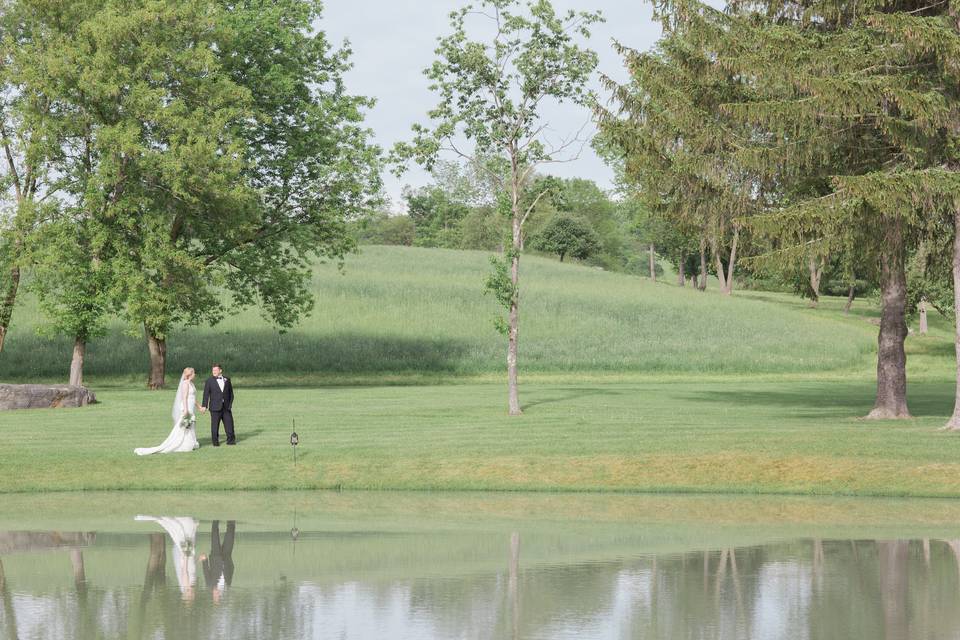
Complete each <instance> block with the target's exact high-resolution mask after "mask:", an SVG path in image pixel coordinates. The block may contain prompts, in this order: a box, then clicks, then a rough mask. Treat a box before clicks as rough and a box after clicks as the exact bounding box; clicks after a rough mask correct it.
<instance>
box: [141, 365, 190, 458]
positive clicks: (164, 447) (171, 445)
mask: <svg viewBox="0 0 960 640" xmlns="http://www.w3.org/2000/svg"><path fill="white" fill-rule="evenodd" d="M184 398H186V407H187V415H190V416H191V417H193V418H196V415H195V407H196V406H197V388H196V387H195V386H193V382H191V381H190V380H181V381H180V386H179V387H177V397H176V398H174V400H173V429H171V430H170V435H168V436H167V439H166V440H164V441H163V442H162V443H160V444H159V445H158V446H156V447H138V448H136V449H134V450H133V452H134V453H135V454H137V455H138V456H148V455H150V454H152V453H174V452H178V451H193V450H194V449H197V448H199V447H200V443H199V442H197V429H196V420H194V426H193V427H191V428H189V429H184V428H183V427H182V426H180V424H181V421H182V420H183V416H184Z"/></svg>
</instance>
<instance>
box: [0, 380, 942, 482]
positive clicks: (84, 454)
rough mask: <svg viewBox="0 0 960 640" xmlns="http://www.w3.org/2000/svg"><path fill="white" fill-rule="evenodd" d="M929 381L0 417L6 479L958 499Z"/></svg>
mask: <svg viewBox="0 0 960 640" xmlns="http://www.w3.org/2000/svg"><path fill="white" fill-rule="evenodd" d="M918 386H919V389H915V390H914V392H913V394H912V396H911V405H912V409H913V411H914V412H915V414H916V415H917V416H918V417H917V418H915V419H914V420H910V421H906V422H866V421H862V420H859V419H857V418H856V416H858V415H863V414H864V413H866V412H867V410H868V409H869V408H870V405H871V401H872V392H873V388H872V385H871V384H870V383H869V382H859V381H854V382H842V381H829V382H828V381H817V380H812V381H775V382H764V381H754V382H751V383H749V384H736V385H730V384H726V383H723V382H707V383H697V382H695V381H688V382H682V383H680V382H661V383H654V382H649V383H620V384H618V383H598V384H575V385H564V384H548V383H538V384H529V385H527V386H526V387H525V388H524V395H523V398H524V402H525V410H526V413H525V415H524V416H523V417H522V418H519V419H518V418H509V417H507V416H505V415H504V411H503V404H504V395H505V394H504V390H503V388H502V387H501V386H500V385H493V384H462V385H452V386H418V387H356V388H326V389H315V388H282V389H280V388H278V389H266V388H260V389H240V390H239V391H238V402H237V406H236V408H235V409H236V410H235V413H236V417H237V423H238V432H239V435H240V444H239V445H238V446H237V447H231V448H228V447H221V448H219V449H214V448H212V447H210V446H203V447H202V448H201V449H200V450H199V451H198V452H196V453H192V454H176V455H163V456H155V457H150V458H146V459H140V458H137V457H135V456H134V455H133V453H132V452H133V448H134V447H136V446H147V445H151V444H154V443H155V442H158V441H160V440H161V439H162V438H163V437H164V435H165V434H166V431H167V430H168V429H169V426H168V423H167V419H166V416H167V413H168V404H169V402H170V398H169V394H156V393H150V392H147V391H139V390H107V391H104V392H103V393H102V400H103V402H102V404H99V405H96V406H93V407H89V408H86V409H81V410H61V411H50V410H39V411H21V412H15V413H13V412H11V413H5V414H3V415H0V451H2V452H3V455H2V463H0V487H2V488H3V490H4V491H54V490H62V489H68V490H79V489H84V490H91V489H275V488H291V489H293V488H310V489H312V488H335V487H340V488H344V489H384V488H386V489H431V490H438V489H450V490H578V491H579V490H598V491H683V492H688V491H709V492H740V493H800V494H849V495H892V496H901V495H923V496H960V439H958V438H956V437H955V436H952V435H948V434H944V433H939V432H937V431H936V430H935V427H936V426H938V425H939V424H940V423H941V422H942V420H943V416H944V415H945V414H947V413H949V410H950V408H951V406H950V401H951V399H952V393H951V387H950V385H949V384H948V383H939V384H938V383H924V384H922V385H918ZM293 418H296V419H297V430H298V431H299V432H300V435H301V442H302V445H301V447H300V449H299V462H298V465H297V466H296V467H294V466H293V463H292V459H291V447H290V445H289V444H288V442H287V438H288V435H289V432H290V425H291V421H292V419H293ZM198 431H199V434H200V436H201V442H202V443H203V444H205V445H206V444H207V443H208V442H209V435H207V433H206V432H207V429H206V424H205V423H203V422H201V423H200V425H199V427H198Z"/></svg>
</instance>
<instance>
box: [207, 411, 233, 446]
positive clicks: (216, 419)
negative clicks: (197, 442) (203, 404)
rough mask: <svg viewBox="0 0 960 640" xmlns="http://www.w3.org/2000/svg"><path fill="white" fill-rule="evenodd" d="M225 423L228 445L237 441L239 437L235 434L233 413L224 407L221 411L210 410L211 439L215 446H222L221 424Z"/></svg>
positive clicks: (224, 428)
mask: <svg viewBox="0 0 960 640" xmlns="http://www.w3.org/2000/svg"><path fill="white" fill-rule="evenodd" d="M221 421H222V422H223V430H224V431H225V432H226V434H227V444H230V443H233V442H236V441H237V436H236V435H235V434H234V433H233V412H231V411H230V409H227V408H226V407H224V408H223V409H221V410H220V411H214V410H213V409H211V410H210V439H211V440H212V441H213V444H214V445H218V444H220V422H221Z"/></svg>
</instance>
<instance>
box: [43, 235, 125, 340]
mask: <svg viewBox="0 0 960 640" xmlns="http://www.w3.org/2000/svg"><path fill="white" fill-rule="evenodd" d="M103 240H104V238H103V235H102V234H97V233H96V227H95V223H94V222H93V221H90V220H87V221H82V222H79V221H71V220H58V221H56V222H51V223H48V224H45V225H43V226H42V227H41V228H40V229H39V230H38V231H37V232H36V233H35V234H34V235H33V237H32V238H31V240H30V242H29V243H28V246H29V249H28V250H27V255H26V257H27V260H28V261H29V263H30V265H31V270H30V280H29V285H28V287H27V289H28V290H29V291H30V292H32V293H33V294H34V295H35V296H36V297H37V301H38V306H39V308H40V310H41V311H43V314H44V316H45V317H46V318H47V319H48V320H49V325H47V326H44V325H40V326H39V327H38V328H39V329H41V330H43V331H44V332H48V333H53V334H54V335H57V334H59V335H64V336H67V337H69V338H75V339H79V340H82V341H84V342H88V341H90V340H91V339H93V338H96V337H99V336H102V335H103V334H104V333H105V331H106V321H107V315H108V313H110V312H111V311H115V310H116V309H115V306H114V301H113V299H112V298H111V296H110V292H111V283H112V281H113V277H114V276H113V274H112V273H111V262H110V259H109V256H106V255H102V254H101V253H100V252H101V251H102V249H103V247H102V245H101V243H102V242H103Z"/></svg>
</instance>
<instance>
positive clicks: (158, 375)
mask: <svg viewBox="0 0 960 640" xmlns="http://www.w3.org/2000/svg"><path fill="white" fill-rule="evenodd" d="M146 333H147V347H148V348H149V350H150V378H149V379H148V380H147V386H148V387H149V388H151V389H162V388H163V387H164V385H165V384H166V379H165V375H166V368H167V341H166V339H164V338H158V337H157V336H155V335H154V334H153V332H152V331H150V330H149V329H147V331H146Z"/></svg>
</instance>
